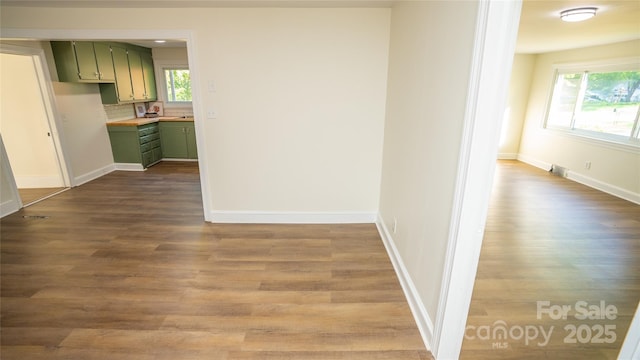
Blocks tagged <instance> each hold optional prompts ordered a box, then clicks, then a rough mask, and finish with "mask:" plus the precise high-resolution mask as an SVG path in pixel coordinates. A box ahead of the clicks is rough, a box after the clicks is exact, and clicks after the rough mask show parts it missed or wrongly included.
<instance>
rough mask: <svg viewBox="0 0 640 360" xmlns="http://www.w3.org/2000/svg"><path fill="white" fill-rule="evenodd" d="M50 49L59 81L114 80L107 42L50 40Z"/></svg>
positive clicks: (91, 81) (94, 81)
mask: <svg viewBox="0 0 640 360" xmlns="http://www.w3.org/2000/svg"><path fill="white" fill-rule="evenodd" d="M51 49H52V50H53V56H54V59H55V61H56V68H57V72H58V79H59V80H60V81H63V82H90V83H105V82H113V81H114V80H115V78H114V73H113V62H112V61H111V50H110V49H109V46H108V44H104V43H96V42H91V41H52V42H51Z"/></svg>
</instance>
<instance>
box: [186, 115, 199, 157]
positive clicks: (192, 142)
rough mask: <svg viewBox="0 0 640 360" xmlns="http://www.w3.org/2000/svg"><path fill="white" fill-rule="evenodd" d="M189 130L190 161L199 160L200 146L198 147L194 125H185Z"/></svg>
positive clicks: (188, 149)
mask: <svg viewBox="0 0 640 360" xmlns="http://www.w3.org/2000/svg"><path fill="white" fill-rule="evenodd" d="M185 129H186V130H187V153H188V156H187V158H188V159H197V158H198V146H197V145H196V130H195V125H194V123H187V124H186V125H185Z"/></svg>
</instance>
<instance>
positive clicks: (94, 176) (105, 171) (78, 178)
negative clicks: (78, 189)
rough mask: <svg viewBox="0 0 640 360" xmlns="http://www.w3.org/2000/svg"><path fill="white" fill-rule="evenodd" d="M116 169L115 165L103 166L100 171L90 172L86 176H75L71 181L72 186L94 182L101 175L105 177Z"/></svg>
mask: <svg viewBox="0 0 640 360" xmlns="http://www.w3.org/2000/svg"><path fill="white" fill-rule="evenodd" d="M115 169H116V165H115V164H109V165H107V166H103V167H101V168H100V169H96V170H93V171H90V172H88V173H86V174H83V175H80V176H76V177H75V178H74V179H73V181H74V183H73V186H80V185H82V184H86V183H88V182H89V181H91V180H95V179H97V178H99V177H101V176H103V175H106V174H108V173H110V172H112V171H114V170H115Z"/></svg>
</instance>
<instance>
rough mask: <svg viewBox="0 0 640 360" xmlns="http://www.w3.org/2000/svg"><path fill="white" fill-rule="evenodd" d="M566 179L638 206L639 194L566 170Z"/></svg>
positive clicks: (639, 203) (639, 202) (639, 201)
mask: <svg viewBox="0 0 640 360" xmlns="http://www.w3.org/2000/svg"><path fill="white" fill-rule="evenodd" d="M567 179H570V180H573V181H575V182H577V183H580V184H582V185H586V186H588V187H591V188H594V189H596V190H600V191H602V192H605V193H607V194H610V195H613V196H616V197H619V198H621V199H624V200H627V201H631V202H633V203H636V204H638V205H640V194H638V193H634V192H632V191H629V190H627V189H623V188H621V187H617V186H615V185H611V184H607V183H605V182H603V181H600V180H596V179H594V178H592V177H588V176H585V175H582V174H579V173H577V172H575V171H572V170H567Z"/></svg>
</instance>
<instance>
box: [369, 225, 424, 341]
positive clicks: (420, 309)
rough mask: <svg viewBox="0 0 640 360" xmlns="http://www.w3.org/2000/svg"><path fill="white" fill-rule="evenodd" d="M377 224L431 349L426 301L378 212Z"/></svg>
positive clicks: (414, 316) (412, 309)
mask: <svg viewBox="0 0 640 360" xmlns="http://www.w3.org/2000/svg"><path fill="white" fill-rule="evenodd" d="M376 226H377V227H378V232H379V233H380V237H381V238H382V242H383V243H384V247H385V248H386V249H387V253H388V254H389V258H390V259H391V263H392V264H393V268H394V269H395V271H396V275H397V276H398V279H399V280H400V285H401V286H402V290H403V291H404V295H405V296H406V298H407V301H408V302H409V307H410V308H411V312H412V313H413V318H414V319H415V321H416V324H417V325H418V330H420V335H421V336H422V341H423V342H424V345H425V346H426V348H427V350H429V351H430V350H431V341H432V340H433V321H432V320H431V317H430V316H429V313H428V312H427V309H426V308H425V307H424V302H423V301H422V299H421V298H420V294H419V293H418V290H417V289H416V286H415V284H414V283H413V280H411V276H410V275H409V271H408V270H407V268H406V267H405V266H404V262H403V261H402V257H401V256H400V253H399V252H398V248H396V245H395V243H394V241H393V237H392V236H391V233H389V229H387V226H386V225H385V223H384V220H383V219H382V216H381V215H380V214H378V218H377V221H376Z"/></svg>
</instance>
